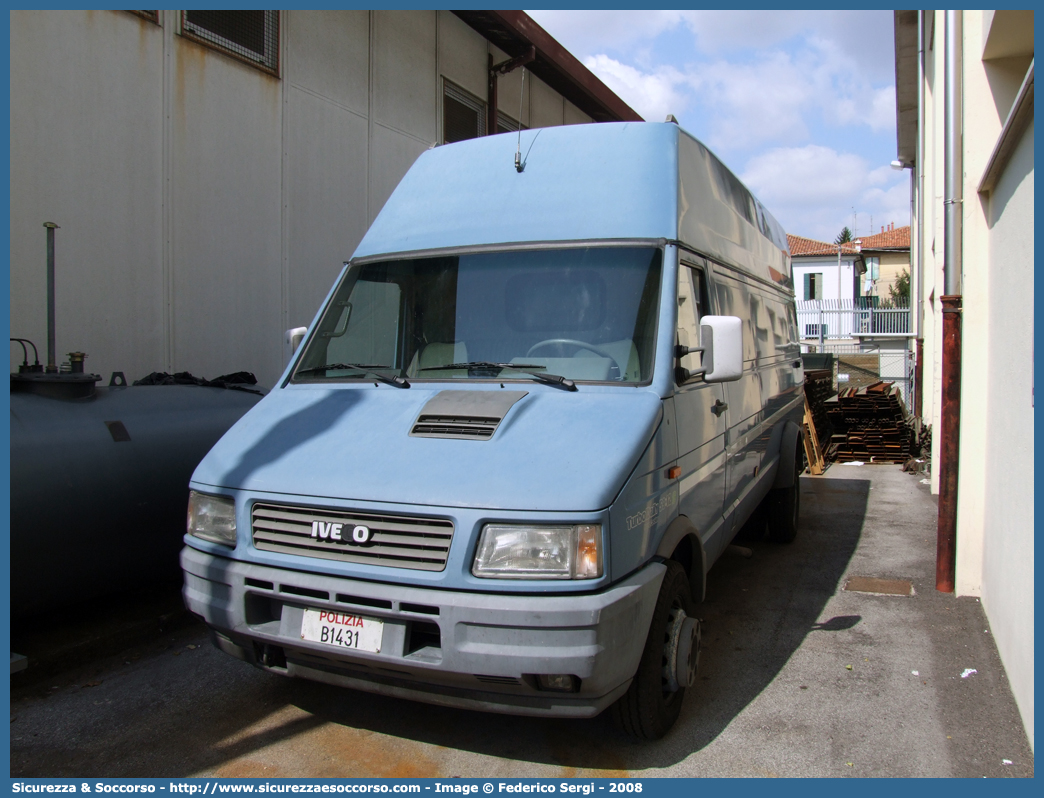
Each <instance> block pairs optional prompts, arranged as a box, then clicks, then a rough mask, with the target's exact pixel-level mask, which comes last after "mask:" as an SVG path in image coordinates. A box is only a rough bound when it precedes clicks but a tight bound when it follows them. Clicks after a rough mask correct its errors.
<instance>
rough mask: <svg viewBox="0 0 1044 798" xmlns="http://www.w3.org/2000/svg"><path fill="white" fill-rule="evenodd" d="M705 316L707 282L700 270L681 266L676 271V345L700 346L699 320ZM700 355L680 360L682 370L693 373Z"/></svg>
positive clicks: (698, 366)
mask: <svg viewBox="0 0 1044 798" xmlns="http://www.w3.org/2000/svg"><path fill="white" fill-rule="evenodd" d="M705 315H707V282H706V278H705V276H704V274H703V270H702V269H696V268H693V267H692V266H686V265H684V264H682V266H681V268H680V269H679V270H678V335H677V338H678V343H679V344H680V345H681V346H689V347H698V346H699V345H700V319H701V318H703V317H704V316H705ZM701 362H702V360H701V355H700V354H699V353H698V352H697V353H695V354H691V355H686V356H685V357H683V358H681V361H680V364H681V367H682V368H685V369H689V370H690V371H695V370H697V369H699V368H700V367H701V366H700V364H701Z"/></svg>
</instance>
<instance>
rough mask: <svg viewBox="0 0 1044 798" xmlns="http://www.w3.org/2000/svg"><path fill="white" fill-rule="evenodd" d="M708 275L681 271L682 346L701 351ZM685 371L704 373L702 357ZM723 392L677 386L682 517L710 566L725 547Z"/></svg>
mask: <svg viewBox="0 0 1044 798" xmlns="http://www.w3.org/2000/svg"><path fill="white" fill-rule="evenodd" d="M708 299H709V296H708V293H707V281H706V272H705V271H704V270H703V269H702V268H697V267H694V266H692V265H688V264H685V263H682V264H680V266H679V269H678V330H677V343H679V344H681V345H682V346H689V347H698V346H699V345H700V327H699V321H700V318H701V317H703V316H705V315H708V314H709V313H710V309H709V307H708ZM680 365H681V366H682V368H686V369H689V370H690V371H695V370H697V369H699V368H700V367H701V355H699V354H692V355H686V356H685V357H683V358H681V359H680ZM724 401H725V399H724V391H723V389H722V386H721V385H720V384H709V383H706V382H704V381H703V378H702V377H693V378H692V379H690V380H686V381H684V382H681V383H679V384H678V386H677V389H676V392H675V395H674V412H675V418H676V420H677V425H678V455H679V456H678V465H679V466H681V470H682V473H681V478H680V480H679V488H678V494H679V496H678V504H679V508H678V509H679V513H680V514H681V515H684V516H686V517H687V518H688V519H689V520H690V521H692V523H693V525H694V526H695V527H696V530H697V532H698V534H699V536H700V539H701V540H703V545H704V549H705V550H706V551H707V557H708V563H710V562H713V560H714V558H715V557H716V556H717V552H718V551H720V549H721V548H722V547H723V546H724V545H725V544H726V542H727V541H725V542H722V540H721V538H722V534H723V533H722V514H721V508H722V503H723V501H724V500H725V414H724V413H723V412H722V405H723V404H724Z"/></svg>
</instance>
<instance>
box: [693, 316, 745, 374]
mask: <svg viewBox="0 0 1044 798" xmlns="http://www.w3.org/2000/svg"><path fill="white" fill-rule="evenodd" d="M700 342H701V343H702V344H703V348H704V350H705V351H704V355H703V357H704V360H703V362H704V363H705V364H706V367H707V370H706V373H705V374H704V375H703V380H704V382H732V381H734V380H738V379H739V378H740V377H742V376H743V322H742V321H741V320H740V318H739V317H738V316H704V317H703V318H702V319H700ZM708 354H709V355H710V358H709V359H708V358H707V355H708Z"/></svg>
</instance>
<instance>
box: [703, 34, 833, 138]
mask: <svg viewBox="0 0 1044 798" xmlns="http://www.w3.org/2000/svg"><path fill="white" fill-rule="evenodd" d="M687 84H688V86H689V87H690V88H691V89H692V91H693V92H694V94H695V102H694V104H695V105H698V107H699V108H700V109H701V111H702V112H703V113H704V114H705V119H707V120H708V121H709V122H710V129H711V131H712V135H711V137H710V140H709V141H708V142H707V143H708V144H710V145H711V146H712V147H714V148H718V149H733V150H734V149H744V148H748V147H752V146H756V145H758V144H763V143H767V142H773V143H777V144H790V143H797V142H799V141H804V140H807V138H808V127H807V125H806V123H805V115H806V114H807V112H808V110H809V108H810V106H813V105H814V104H815V96H814V87H813V86H812V85H811V84H810V83H809V81H808V79H807V76H806V75H805V74H804V72H803V71H802V70H801V69H800V68H799V67H798V65H796V64H794V62H793V61H792V60H791V58H790V56H788V55H787V54H786V53H782V52H775V53H770V54H769V55H767V56H766V57H765V58H764V59H763V60H762V61H760V62H758V63H754V64H739V65H737V64H731V63H728V62H726V61H717V62H715V63H713V64H710V65H707V66H704V67H700V68H699V69H693V70H690V71H689V72H688V74H687Z"/></svg>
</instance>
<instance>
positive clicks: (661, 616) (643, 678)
mask: <svg viewBox="0 0 1044 798" xmlns="http://www.w3.org/2000/svg"><path fill="white" fill-rule="evenodd" d="M666 565H667V573H665V574H664V575H663V583H662V584H661V585H660V594H659V596H657V598H656V608H655V609H654V610H653V617H652V623H651V624H650V626H649V637H648V638H647V639H646V641H645V650H644V651H643V652H642V659H641V662H639V663H638V672H637V673H635V675H634V679H633V681H632V682H631V686H630V687H629V688H628V689H627V692H626V693H624V694H623V695H622V696H620V698H619V700H618V701H617V702H616V703H615V704H613V707H612V713H613V720H614V721H615V722H616V725H617V726H618V727H619V728H620V729H621V730H622V731H624V732H626V733H627V734H629V735H631V736H632V737H637V738H639V739H642V740H659V739H660V738H661V737H663V736H664V735H665V734H666V733H667V732H668V731H670V728H671V727H672V726H673V725H674V722H675V721H676V720H677V719H678V714H679V713H680V712H681V707H682V702H683V701H684V700H685V682H687V681H688V680H687V679H684V681H682V684H678V681H679V679H678V678H675V680H674V681H675V684H674V685H673V686H674V687H675V689H674V690H673V691H672V690H671V687H672V685H671V683H670V676H671V672H670V671H671V668H672V666H673V663H671V662H668V658H669V657H670V656H671V651H672V647H671V637H672V634H671V633H672V629H673V628H674V626H675V625H676V624H677V622H678V621H679V620H681V621H684V619H685V618H686V617H688V618H692V614H693V605H692V594H691V591H690V589H689V577H688V576H686V574H685V569H684V568H682V566H681V564H680V563H677V562H675V561H674V560H668V561H667V563H666ZM690 623H691V622H690ZM698 628H699V627H698V622H697V626H696V629H697V632H696V640H695V646H696V650H695V651H693V652H692V656H693V657H694V658H698V657H699V639H698V634H699V633H698Z"/></svg>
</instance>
